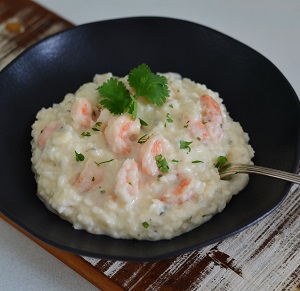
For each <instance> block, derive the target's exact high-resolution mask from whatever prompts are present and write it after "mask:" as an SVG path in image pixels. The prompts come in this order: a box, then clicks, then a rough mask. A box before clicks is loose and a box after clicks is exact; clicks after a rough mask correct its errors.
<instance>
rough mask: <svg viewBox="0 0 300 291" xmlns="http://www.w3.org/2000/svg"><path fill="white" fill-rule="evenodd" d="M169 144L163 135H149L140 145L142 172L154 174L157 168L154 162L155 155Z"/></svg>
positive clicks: (157, 170) (160, 152) (156, 172)
mask: <svg viewBox="0 0 300 291" xmlns="http://www.w3.org/2000/svg"><path fill="white" fill-rule="evenodd" d="M169 146H170V144H169V142H168V141H167V140H166V139H165V138H163V137H151V138H149V139H148V140H147V141H146V142H145V143H144V144H143V145H142V147H141V152H140V156H141V166H142V170H143V172H144V173H146V174H148V175H151V176H155V175H157V174H158V172H159V169H158V167H157V164H156V160H155V156H157V155H160V154H162V153H163V150H166V149H167V148H168V147H169Z"/></svg>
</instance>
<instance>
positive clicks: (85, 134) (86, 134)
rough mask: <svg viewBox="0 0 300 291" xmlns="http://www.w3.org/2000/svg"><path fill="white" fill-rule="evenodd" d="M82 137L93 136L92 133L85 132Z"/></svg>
mask: <svg viewBox="0 0 300 291" xmlns="http://www.w3.org/2000/svg"><path fill="white" fill-rule="evenodd" d="M81 136H91V133H90V132H88V131H84V132H83V133H81Z"/></svg>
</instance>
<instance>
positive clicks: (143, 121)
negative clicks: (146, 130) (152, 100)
mask: <svg viewBox="0 0 300 291" xmlns="http://www.w3.org/2000/svg"><path fill="white" fill-rule="evenodd" d="M140 123H141V126H148V123H147V122H146V121H145V120H143V119H141V118H140Z"/></svg>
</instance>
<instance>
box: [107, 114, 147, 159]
mask: <svg viewBox="0 0 300 291" xmlns="http://www.w3.org/2000/svg"><path fill="white" fill-rule="evenodd" d="M140 129H141V124H140V120H139V119H136V120H134V121H133V120H132V118H131V116H130V115H129V114H123V115H120V116H115V117H113V118H111V119H110V120H109V121H108V124H107V127H106V128H105V131H104V134H105V137H106V140H107V142H108V144H109V146H110V148H111V150H112V151H113V152H114V153H116V154H120V155H128V154H130V153H131V150H132V148H133V145H132V141H131V138H132V137H134V136H137V135H138V134H139V132H140Z"/></svg>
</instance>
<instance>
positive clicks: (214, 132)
mask: <svg viewBox="0 0 300 291" xmlns="http://www.w3.org/2000/svg"><path fill="white" fill-rule="evenodd" d="M200 101H201V103H202V104H203V107H204V109H203V112H202V119H201V120H195V121H191V122H190V123H189V127H188V128H189V131H190V134H191V135H192V137H194V138H196V137H199V138H201V139H202V140H206V139H210V140H212V141H217V140H219V139H220V138H221V137H222V135H223V131H224V130H223V124H224V120H223V117H222V112H221V108H220V106H219V104H218V103H217V102H216V101H215V100H214V99H213V98H212V97H211V96H209V95H203V96H201V98H200Z"/></svg>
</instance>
